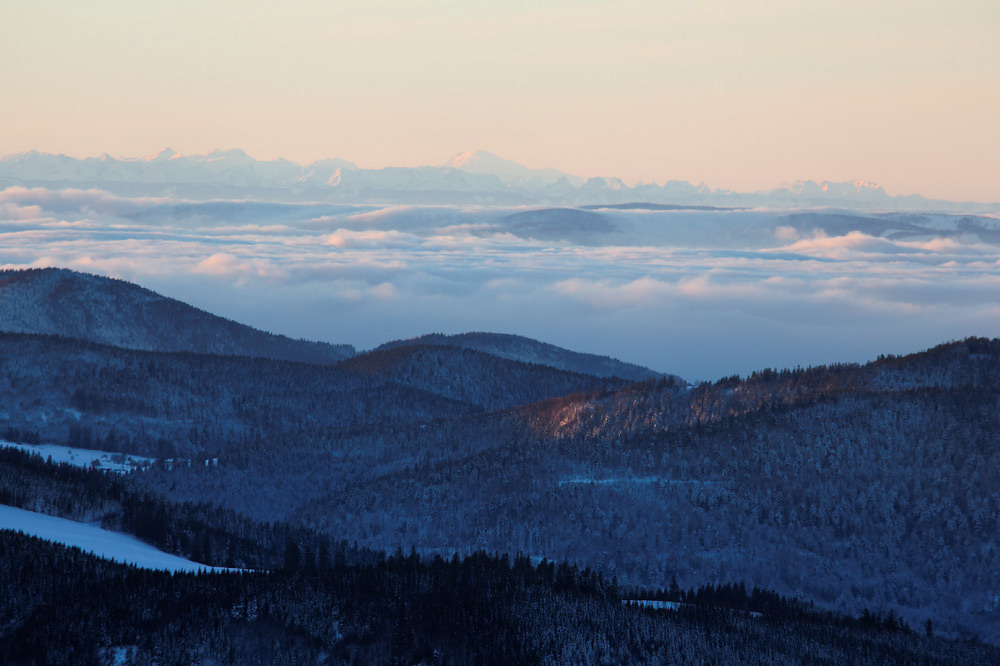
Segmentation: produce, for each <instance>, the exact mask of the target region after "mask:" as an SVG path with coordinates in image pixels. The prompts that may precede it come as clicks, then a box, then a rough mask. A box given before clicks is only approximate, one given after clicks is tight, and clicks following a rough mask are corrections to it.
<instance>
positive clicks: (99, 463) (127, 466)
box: [0, 440, 156, 473]
mask: <svg viewBox="0 0 1000 666" xmlns="http://www.w3.org/2000/svg"><path fill="white" fill-rule="evenodd" d="M4 446H9V447H13V448H15V449H21V450H22V451H28V452H29V453H37V454H38V455H40V456H42V458H45V459H48V458H50V457H51V458H52V462H54V463H69V464H71V465H75V466H77V467H93V468H96V469H103V470H108V471H111V472H119V473H126V472H131V471H133V470H136V469H144V468H146V467H149V466H150V465H152V464H153V463H154V462H156V459H155V458H144V457H142V456H136V455H132V454H127V453H116V452H114V451H99V450H97V449H75V448H71V447H68V446H59V445H57V444H38V445H33V444H18V443H16V442H7V441H4V440H0V447H4Z"/></svg>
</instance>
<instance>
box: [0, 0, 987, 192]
mask: <svg viewBox="0 0 1000 666" xmlns="http://www.w3.org/2000/svg"><path fill="white" fill-rule="evenodd" d="M357 4H359V5H362V6H347V5H346V4H345V3H336V2H324V1H314V2H273V1H265V0H244V1H241V2H231V1H228V0H225V1H219V2H204V1H199V2H193V1H190V0H179V1H176V2H171V3H141V2H140V3H137V2H125V1H120V0H115V1H111V0H94V1H93V2H89V3H78V2H71V1H66V0H63V1H54V0H49V1H45V0H40V1H37V2H31V3H16V4H15V3H4V5H3V6H2V7H0V62H2V63H4V66H3V67H0V127H2V128H3V129H2V130H0V154H8V153H12V152H20V151H23V150H28V149H38V150H43V151H47V152H62V153H67V154H70V155H75V156H90V155H100V154H101V153H104V152H108V153H110V154H112V155H115V156H139V155H144V154H148V153H152V152H156V151H158V150H160V149H161V148H164V147H166V146H170V147H172V148H173V149H174V150H177V151H179V152H182V153H202V152H208V151H210V150H212V149H214V148H230V147H240V148H243V149H245V150H246V151H247V152H248V153H250V154H251V155H253V156H254V157H257V158H259V159H269V158H274V157H278V156H282V157H286V158H288V159H292V160H295V161H299V162H308V161H312V160H315V159H319V158H323V157H343V158H345V159H350V160H353V161H355V162H357V163H358V164H360V165H361V166H365V167H380V166H388V165H417V164H440V163H443V162H445V161H446V160H447V159H448V158H450V157H451V156H452V155H454V154H455V153H457V152H460V151H464V150H471V149H475V148H482V149H485V150H489V151H491V152H494V153H497V154H498V155H501V156H503V157H506V158H509V159H513V160H515V161H518V162H521V163H523V164H526V165H528V166H534V167H556V168H560V169H563V170H566V171H569V172H572V173H576V174H578V175H581V176H595V175H603V176H618V177H621V178H623V179H625V180H626V182H630V183H633V182H636V181H640V180H641V181H650V180H655V181H656V182H663V181H665V180H667V179H681V180H690V181H693V182H701V181H704V182H706V183H707V184H709V185H711V186H713V187H729V188H733V189H738V190H752V189H761V188H771V187H774V186H776V185H778V184H779V183H782V182H786V181H790V180H797V179H806V178H811V179H815V180H822V179H829V180H851V179H856V178H860V179H865V180H870V181H875V182H878V183H880V184H881V185H883V186H884V187H885V188H886V189H887V190H888V191H889V192H890V193H892V194H907V193H915V192H916V193H920V194H923V195H925V196H930V197H937V198H948V199H973V200H983V201H1000V123H998V121H997V118H1000V3H998V2H996V0H983V1H975V2H974V1H961V0H959V1H956V2H927V1H921V0H912V1H907V2H903V1H897V0H892V1H888V2H878V3H869V2H853V1H848V2H843V1H841V2H826V1H820V2H799V1H796V2H791V1H782V2H769V3H766V4H764V5H763V6H760V4H759V3H746V2H721V1H708V2H701V3H689V2H683V3H682V2H663V1H658V2H652V1H651V2H645V1H634V0H624V1H620V2H614V3H606V2H580V1H573V2H569V1H555V2H544V3H538V2H532V3H529V2H508V3H502V5H500V4H499V3H491V5H490V6H489V7H487V6H486V5H485V3H484V5H483V7H482V8H479V7H477V6H472V7H469V6H467V5H469V4H471V3H462V2H444V1H425V2H421V1H413V0H411V1H404V0H397V1H396V2H370V3H357ZM494 4H496V5H497V6H494ZM753 4H757V5H758V6H751V5H753Z"/></svg>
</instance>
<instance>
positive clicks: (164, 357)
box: [0, 333, 627, 457]
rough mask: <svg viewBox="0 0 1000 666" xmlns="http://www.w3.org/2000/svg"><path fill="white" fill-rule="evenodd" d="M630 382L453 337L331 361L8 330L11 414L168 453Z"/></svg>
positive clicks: (49, 436)
mask: <svg viewBox="0 0 1000 666" xmlns="http://www.w3.org/2000/svg"><path fill="white" fill-rule="evenodd" d="M626 384H627V382H624V381H623V380H616V379H601V378H598V377H592V376H586V375H578V374H574V373H569V372H564V371H561V370H556V369H554V368H549V367H546V366H541V365H530V364H527V363H519V362H517V361H510V360H507V359H502V358H498V357H495V356H490V355H488V354H481V353H479V352H474V351H469V350H463V349H453V348H423V347H413V348H400V349H395V350H391V351H385V352H375V353H371V354H367V355H364V356H361V357H359V358H357V359H350V360H348V361H346V362H344V363H340V364H337V365H331V366H321V365H315V364H308V363H295V362H289V361H277V360H271V359H264V358H248V357H240V356H218V355H209V354H190V353H162V352H147V351H138V350H130V349H122V348H118V347H109V346H105V345H98V344H96V343H91V342H85V341H80V340H74V339H69V338H61V337H56V336H42V335H28V334H19V333H0V400H2V404H3V405H4V407H3V408H2V409H0V417H2V418H3V420H4V422H5V426H6V427H8V428H14V429H16V430H18V431H21V432H28V433H37V434H38V438H39V439H40V440H41V441H45V442H59V443H62V442H66V443H68V444H71V445H73V446H80V447H85V448H86V447H88V446H89V447H93V446H97V445H100V446H103V447H105V448H109V449H112V450H125V451H128V452H130V453H144V454H149V455H154V456H164V457H176V456H181V457H211V456H214V455H219V454H220V453H222V452H226V453H230V454H233V453H234V451H235V449H236V448H238V446H239V445H240V444H241V443H243V442H246V441H249V440H252V439H261V440H262V441H263V442H265V446H266V448H265V449H264V450H261V453H267V452H268V450H269V449H271V448H273V447H274V446H276V444H275V443H276V442H277V441H279V440H281V439H283V438H288V437H294V438H297V439H298V440H299V441H300V445H302V446H313V447H318V448H327V449H329V448H330V447H331V442H334V441H337V438H338V437H340V436H343V435H345V434H346V433H349V432H352V431H357V430H366V429H388V428H416V427H418V426H419V425H421V424H427V423H430V422H433V421H439V420H442V419H451V418H455V417H459V416H462V415H467V414H474V413H478V412H482V411H484V410H487V411H488V410H496V409H505V408H509V407H513V406H516V405H523V404H526V403H529V402H532V401H536V400H540V399H543V398H549V397H553V396H561V395H566V394H570V393H574V392H584V393H591V392H593V391H595V390H604V391H609V390H615V389H618V388H621V387H622V386H624V385H626ZM0 425H4V423H0Z"/></svg>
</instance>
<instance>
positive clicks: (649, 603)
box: [622, 599, 687, 610]
mask: <svg viewBox="0 0 1000 666" xmlns="http://www.w3.org/2000/svg"><path fill="white" fill-rule="evenodd" d="M622 603H624V604H626V605H628V604H635V605H636V606H641V607H643V608H657V609H659V610H677V609H679V608H680V607H681V606H686V605H687V604H682V603H681V602H679V601H655V600H653V599H623V600H622Z"/></svg>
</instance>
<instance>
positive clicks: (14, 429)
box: [0, 334, 1000, 662]
mask: <svg viewBox="0 0 1000 666" xmlns="http://www.w3.org/2000/svg"><path fill="white" fill-rule="evenodd" d="M0 369H2V371H3V372H2V374H0V395H2V396H3V397H4V400H5V402H4V403H3V407H2V408H0V427H2V428H3V429H4V430H5V431H6V432H8V433H10V436H13V435H17V437H15V438H16V439H21V440H22V441H35V442H37V441H47V442H59V443H68V444H73V445H76V446H87V445H90V446H95V447H99V448H106V449H111V450H126V451H133V452H139V453H147V454H150V455H154V456H158V457H160V458H161V462H160V463H158V464H156V465H154V466H153V468H152V469H150V470H149V471H146V472H141V473H135V474H133V475H132V476H131V477H130V478H129V479H127V480H122V481H120V483H122V484H123V485H121V486H120V490H119V491H116V492H118V495H114V496H104V495H102V496H100V498H99V499H95V500H93V501H91V500H87V499H85V497H88V495H86V494H81V495H79V496H78V497H79V499H76V498H75V497H76V496H75V495H74V492H76V491H70V490H67V489H68V488H83V487H85V486H86V484H87V483H89V482H85V481H74V482H73V483H69V482H68V481H67V479H68V478H69V477H68V476H67V474H68V473H67V472H58V473H56V472H49V471H41V472H38V473H35V472H29V471H27V470H28V468H30V465H28V466H27V467H24V468H23V469H21V471H17V472H12V471H10V470H9V469H8V471H7V472H4V467H3V466H2V465H0V480H2V479H3V478H7V481H4V482H3V485H2V486H0V492H5V493H7V495H6V497H8V500H9V503H12V504H17V505H19V506H26V507H27V508H31V507H30V502H32V501H34V502H36V503H39V502H40V503H41V504H40V505H39V506H41V507H42V508H44V507H45V506H50V507H51V506H61V507H62V508H61V509H59V511H60V512H69V513H70V514H73V515H75V517H78V518H81V519H87V520H94V519H99V520H102V521H104V522H105V524H106V525H107V526H109V527H114V528H116V529H125V530H127V531H133V532H135V531H137V530H142V529H147V532H146V533H144V534H143V538H146V539H147V540H150V541H152V542H155V543H156V544H157V545H159V546H160V547H163V548H166V549H168V550H171V551H172V552H181V553H183V554H186V555H187V556H189V557H190V556H192V554H194V555H198V556H199V557H200V558H202V559H208V558H211V559H215V560H217V563H219V564H222V565H227V564H228V565H230V566H232V565H235V566H250V567H259V566H260V565H261V564H262V563H263V562H265V561H266V562H271V563H273V562H276V561H277V558H279V554H280V559H281V561H284V557H285V555H287V552H286V550H285V549H286V548H287V547H288V544H289V543H293V544H294V543H298V541H299V540H300V539H306V540H307V541H308V540H309V539H315V538H316V537H315V535H322V536H321V537H320V538H319V540H318V541H309V545H307V546H304V547H303V548H302V549H301V552H302V557H303V560H310V561H314V562H318V561H320V560H323V561H326V560H327V559H328V558H327V555H328V556H329V557H330V558H332V559H336V558H337V553H338V552H340V553H342V556H341V557H342V561H343V563H347V562H354V563H356V564H357V565H358V566H362V565H363V566H368V564H370V562H369V563H365V562H367V561H366V560H365V559H364V558H366V557H368V555H366V553H369V554H371V553H374V554H379V553H386V552H395V551H396V550H397V549H402V550H403V551H404V552H408V551H409V550H410V549H411V548H415V549H416V550H417V552H418V553H420V554H421V556H422V557H424V558H432V557H433V556H434V555H441V556H443V557H445V558H449V557H450V556H451V554H452V553H454V552H458V553H459V554H460V555H470V554H472V553H475V552H480V551H484V552H487V553H492V554H496V553H505V552H506V553H524V554H525V555H526V556H528V557H529V558H533V559H532V560H531V561H533V562H534V561H537V560H538V559H540V558H548V559H550V560H557V561H565V562H567V563H568V564H569V565H570V566H576V567H578V568H581V569H588V568H589V569H590V570H592V571H595V572H600V573H601V574H602V575H603V576H604V578H605V580H612V579H615V578H617V580H618V582H619V584H620V585H621V586H622V587H623V588H628V589H631V588H637V589H639V588H641V589H659V588H664V589H667V588H668V586H669V584H670V583H671V581H673V580H675V579H676V580H677V581H678V583H679V585H680V586H681V587H682V588H698V587H699V586H707V585H711V586H721V585H724V584H726V583H727V582H730V581H742V582H743V583H744V584H745V585H746V586H747V587H749V588H751V589H752V588H753V587H759V588H761V589H773V590H775V592H776V593H777V594H779V595H783V596H786V597H795V598H798V599H802V600H805V601H807V602H809V603H813V604H815V606H816V608H817V609H818V610H822V611H824V612H825V611H833V612H837V613H846V614H848V615H850V616H855V617H859V616H861V615H862V614H863V613H864V611H865V610H866V609H867V610H868V611H869V613H875V614H878V615H879V616H880V617H883V618H884V617H890V616H891V617H894V618H899V619H900V620H902V621H904V622H906V623H908V624H909V625H910V626H912V627H922V626H923V625H924V624H925V623H926V622H927V621H928V620H931V621H932V623H933V625H934V627H935V628H936V631H937V632H938V633H939V634H944V635H946V636H950V637H960V638H963V639H968V640H983V641H988V642H992V643H998V642H1000V622H998V619H997V618H998V617H1000V574H998V572H1000V546H998V544H1000V435H998V433H1000V341H997V340H984V339H968V340H963V341H959V342H953V343H948V344H945V345H941V346H939V347H936V348H934V349H931V350H928V351H926V352H922V353H920V354H914V355H909V356H905V357H893V356H885V357H881V358H879V359H877V360H875V361H873V362H871V363H868V364H843V365H834V366H825V367H818V368H807V369H801V368H797V369H788V370H763V371H759V372H756V373H753V374H752V375H750V376H748V377H735V376H734V377H728V378H723V379H720V380H719V381H717V382H714V383H707V382H706V383H702V384H699V385H694V386H692V385H688V384H686V383H685V382H683V381H680V380H678V379H676V378H672V377H663V378H660V379H653V380H647V381H643V382H637V383H633V384H627V383H624V382H618V381H616V380H606V379H600V378H596V377H588V376H586V375H574V374H573V373H566V372H562V371H558V370H553V369H552V368H547V367H544V366H533V365H531V364H524V363H518V362H512V361H509V360H504V359H497V358H495V357H492V356H489V355H487V354H484V353H482V352H476V351H470V350H465V349H456V348H441V347H419V346H417V347H402V348H395V349H391V350H384V351H381V352H376V353H373V354H371V355H368V356H364V357H360V358H358V359H351V360H349V361H347V362H345V363H343V364H341V365H339V366H336V367H324V366H317V365H310V364H304V363H289V362H280V361H271V360H267V359H251V358H244V357H223V356H210V355H197V354H163V353H152V352H137V351H128V350H121V349H116V348H111V347H104V346H100V345H96V344H92V343H85V342H80V341H75V340H68V339H64V338H55V337H46V336H33V335H15V334H0ZM198 456H206V457H208V456H217V457H218V459H219V463H218V465H217V466H214V465H213V466H208V467H206V466H204V465H193V466H191V467H187V466H183V465H181V466H174V467H172V468H171V467H169V466H167V465H164V464H163V463H162V459H163V458H166V457H175V458H176V457H191V458H196V457H198ZM33 464H37V461H36V463H33ZM11 469H12V468H11ZM4 474H6V475H7V476H6V477H4ZM60 475H61V476H60ZM50 477H51V478H50ZM19 479H23V480H24V481H23V482H21V481H19ZM28 479H30V482H29V481H28ZM53 479H56V480H53ZM73 484H76V485H73ZM29 485H30V487H32V488H34V490H31V491H30V492H29V491H26V490H25V488H26V487H28V486H29ZM102 492H103V491H102ZM18 493H20V494H18ZM40 498H49V499H40ZM162 501H168V502H170V504H169V506H170V507H171V508H170V509H169V510H165V509H162V508H161V509H153V508H150V507H153V506H165V505H158V504H157V503H158V502H162ZM36 508H37V507H36ZM74 512H75V514H74ZM213 512H216V513H214V514H213ZM213 515H214V516H215V517H213V518H211V520H210V521H209V522H208V523H205V520H206V518H205V517H206V516H213ZM171 521H172V522H171ZM199 521H201V522H202V523H203V524H202V526H201V527H198V526H197V525H198V523H199ZM213 521H214V522H213ZM241 521H243V522H241ZM256 521H263V522H260V523H258V522H256ZM163 524H166V525H168V526H169V525H171V524H173V527H170V528H169V529H167V530H165V531H164V530H160V531H159V532H157V531H156V530H152V529H149V528H148V527H147V528H143V527H142V526H143V525H146V526H149V525H163ZM259 524H272V525H279V524H280V525H284V526H285V527H282V528H281V530H285V531H280V530H279V532H275V533H273V534H270V535H269V534H268V533H267V531H266V530H265V531H260V530H259V529H258V528H257V527H252V525H259ZM208 525H211V526H212V528H211V529H208V527H207V526H208ZM241 525H242V527H241ZM213 530H214V531H213ZM296 530H299V532H296ZM194 534H200V535H202V536H199V537H194V536H192V535H194ZM307 534H308V535H312V536H308V537H306V536H304V535H307ZM296 535H298V536H296ZM258 541H259V542H260V543H261V544H264V546H263V548H262V549H261V550H262V552H265V553H267V554H266V555H260V554H256V555H255V554H254V550H253V544H254V543H256V542H258ZM355 542H356V543H357V546H356V547H355V545H354V544H355ZM323 543H325V544H326V546H321V544H323ZM347 544H350V547H348V545H347ZM192 549H194V550H192ZM321 550H324V552H326V553H327V555H324V556H322V557H321V554H320V551H321ZM262 557H263V558H265V559H264V560H262V559H260V558H262ZM255 558H256V559H255ZM345 566H346V564H345ZM616 612H617V611H616ZM644 612H645V611H644ZM890 614H891V615H890ZM845 631H846V630H845ZM650 654H652V653H650ZM647 656H648V655H647ZM650 658H652V657H650ZM613 661H615V660H614V659H612V662H613ZM832 661H836V660H832Z"/></svg>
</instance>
